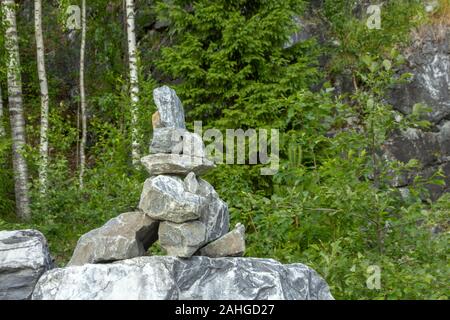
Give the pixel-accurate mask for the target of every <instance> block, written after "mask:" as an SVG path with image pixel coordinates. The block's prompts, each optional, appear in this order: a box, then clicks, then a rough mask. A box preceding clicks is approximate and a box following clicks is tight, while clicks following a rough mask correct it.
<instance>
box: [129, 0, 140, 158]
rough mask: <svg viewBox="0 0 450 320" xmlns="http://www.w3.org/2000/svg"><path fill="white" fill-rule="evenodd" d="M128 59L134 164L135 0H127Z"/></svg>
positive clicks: (136, 91)
mask: <svg viewBox="0 0 450 320" xmlns="http://www.w3.org/2000/svg"><path fill="white" fill-rule="evenodd" d="M126 12H127V17H126V19H127V35H128V61H129V68H130V98H131V156H132V159H133V164H134V165H137V164H138V163H139V158H140V155H139V139H138V138H139V136H138V135H139V133H138V128H137V120H138V103H139V84H138V67H137V48H136V32H135V23H134V0H126Z"/></svg>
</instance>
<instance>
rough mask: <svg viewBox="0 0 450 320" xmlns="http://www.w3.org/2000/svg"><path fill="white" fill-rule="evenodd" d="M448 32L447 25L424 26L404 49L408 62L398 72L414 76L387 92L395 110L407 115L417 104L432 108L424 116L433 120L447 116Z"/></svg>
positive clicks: (449, 93)
mask: <svg viewBox="0 0 450 320" xmlns="http://www.w3.org/2000/svg"><path fill="white" fill-rule="evenodd" d="M449 44H450V31H449V28H445V27H439V28H436V27H434V26H427V27H425V26H424V27H423V30H422V32H421V34H420V37H417V38H416V39H414V42H413V44H412V46H411V47H410V48H409V50H408V52H406V54H405V55H406V60H407V63H406V64H405V67H404V68H403V69H402V70H401V71H400V73H405V72H409V73H411V74H413V78H412V79H411V81H410V82H409V83H407V84H401V85H398V86H397V87H396V88H395V89H394V90H393V91H392V93H391V95H390V103H391V104H392V105H393V106H394V108H396V109H397V110H399V111H401V112H402V113H404V114H409V113H411V112H412V110H413V106H414V105H415V104H416V103H423V104H425V105H427V106H429V107H430V108H431V112H430V113H429V114H427V118H428V119H429V120H430V121H431V122H433V123H439V122H440V121H441V120H443V119H445V118H447V119H448V117H449V116H450V90H449V88H450V45H449Z"/></svg>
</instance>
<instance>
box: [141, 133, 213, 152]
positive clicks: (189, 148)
mask: <svg viewBox="0 0 450 320" xmlns="http://www.w3.org/2000/svg"><path fill="white" fill-rule="evenodd" d="M150 153H151V154H155V153H173V154H183V155H187V156H194V157H199V158H204V157H205V156H206V153H205V144H204V143H203V140H202V138H201V137H200V136H199V135H198V134H196V133H192V132H189V131H187V130H184V129H180V128H157V129H155V130H154V131H153V139H152V143H151V145H150Z"/></svg>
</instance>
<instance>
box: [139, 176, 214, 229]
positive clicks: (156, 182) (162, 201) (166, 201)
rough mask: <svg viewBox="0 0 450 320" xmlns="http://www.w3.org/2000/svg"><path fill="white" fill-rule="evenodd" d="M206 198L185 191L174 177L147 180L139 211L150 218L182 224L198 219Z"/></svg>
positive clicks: (182, 183) (180, 181) (181, 183)
mask: <svg viewBox="0 0 450 320" xmlns="http://www.w3.org/2000/svg"><path fill="white" fill-rule="evenodd" d="M205 205H206V198H204V197H201V196H198V195H196V194H193V193H191V192H188V191H186V190H185V186H184V182H183V180H182V179H181V178H179V177H175V176H162V175H160V176H156V177H151V178H149V179H147V180H146V181H145V183H144V188H143V191H142V194H141V200H140V202H139V209H140V210H142V211H143V212H144V213H145V214H147V215H149V216H150V217H151V218H153V219H156V220H163V221H172V222H176V223H182V222H186V221H190V220H195V219H198V218H200V216H201V213H202V210H203V208H204V207H205Z"/></svg>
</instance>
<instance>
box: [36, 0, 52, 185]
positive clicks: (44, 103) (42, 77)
mask: <svg viewBox="0 0 450 320" xmlns="http://www.w3.org/2000/svg"><path fill="white" fill-rule="evenodd" d="M34 28H35V35H36V55H37V68H38V77H39V85H40V89H41V137H40V147H39V156H40V162H39V182H40V188H41V192H42V193H45V192H46V189H47V166H48V135H47V132H48V100H49V98H48V83H47V73H46V71H45V57H44V52H45V49H44V39H43V36H42V2H41V0H34Z"/></svg>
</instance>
